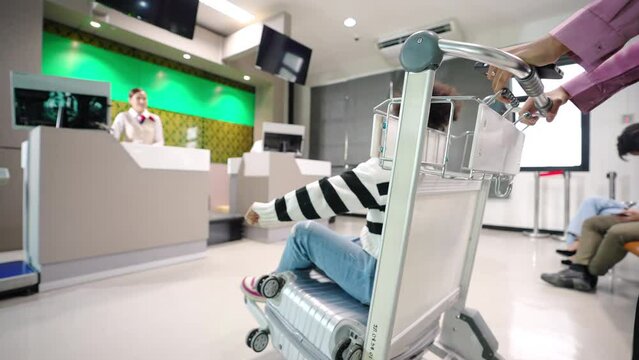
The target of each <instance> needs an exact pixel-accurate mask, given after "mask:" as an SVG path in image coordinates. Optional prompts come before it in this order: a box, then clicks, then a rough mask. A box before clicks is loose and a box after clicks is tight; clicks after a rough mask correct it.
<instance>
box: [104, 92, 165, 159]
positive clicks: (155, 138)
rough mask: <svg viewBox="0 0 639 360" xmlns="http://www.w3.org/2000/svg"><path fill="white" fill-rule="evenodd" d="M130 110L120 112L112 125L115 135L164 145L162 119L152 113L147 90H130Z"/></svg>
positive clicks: (135, 140)
mask: <svg viewBox="0 0 639 360" xmlns="http://www.w3.org/2000/svg"><path fill="white" fill-rule="evenodd" d="M129 104H131V108H130V109H129V110H128V111H124V112H121V113H119V114H118V115H117V116H116V117H115V121H114V122H113V125H112V126H111V128H112V130H113V136H115V138H116V139H118V140H120V137H121V136H122V135H124V139H123V141H126V142H132V143H136V144H148V145H157V146H162V145H164V134H163V132H162V120H160V117H159V116H157V115H155V114H152V113H150V112H149V110H148V109H147V98H146V92H144V90H142V89H139V88H134V89H131V91H129Z"/></svg>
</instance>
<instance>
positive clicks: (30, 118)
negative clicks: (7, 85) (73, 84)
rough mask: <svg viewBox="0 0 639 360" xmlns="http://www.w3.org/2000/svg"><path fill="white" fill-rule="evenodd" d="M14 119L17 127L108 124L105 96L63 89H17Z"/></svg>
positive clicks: (82, 127)
mask: <svg viewBox="0 0 639 360" xmlns="http://www.w3.org/2000/svg"><path fill="white" fill-rule="evenodd" d="M14 99H15V104H14V106H15V122H16V125H18V126H41V125H42V126H56V125H57V123H58V120H59V122H60V127H66V128H76V129H95V128H99V125H97V124H98V123H100V124H104V125H108V117H107V113H108V112H107V110H108V108H107V107H108V104H107V98H106V97H105V96H96V95H80V94H73V93H69V92H64V91H47V90H30V89H19V88H16V89H15V91H14Z"/></svg>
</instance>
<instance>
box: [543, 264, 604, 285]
mask: <svg viewBox="0 0 639 360" xmlns="http://www.w3.org/2000/svg"><path fill="white" fill-rule="evenodd" d="M541 279H542V280H544V281H545V282H547V283H550V284H552V285H555V286H557V287H563V288H567V289H575V290H579V291H593V290H595V289H596V288H597V276H594V275H592V274H590V273H589V272H588V268H587V267H585V266H584V265H571V266H570V267H569V268H568V269H566V270H562V271H560V272H558V273H554V274H541Z"/></svg>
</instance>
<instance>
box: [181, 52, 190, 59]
mask: <svg viewBox="0 0 639 360" xmlns="http://www.w3.org/2000/svg"><path fill="white" fill-rule="evenodd" d="M182 57H183V58H184V59H186V60H190V59H191V54H187V53H184V55H182Z"/></svg>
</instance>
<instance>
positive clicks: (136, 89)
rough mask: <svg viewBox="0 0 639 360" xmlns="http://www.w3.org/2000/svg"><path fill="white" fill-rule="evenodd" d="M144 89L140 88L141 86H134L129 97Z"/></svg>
mask: <svg viewBox="0 0 639 360" xmlns="http://www.w3.org/2000/svg"><path fill="white" fill-rule="evenodd" d="M142 91H144V90H142V89H140V88H133V89H131V91H129V99H130V98H132V97H133V95H135V94H137V93H139V92H142Z"/></svg>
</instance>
